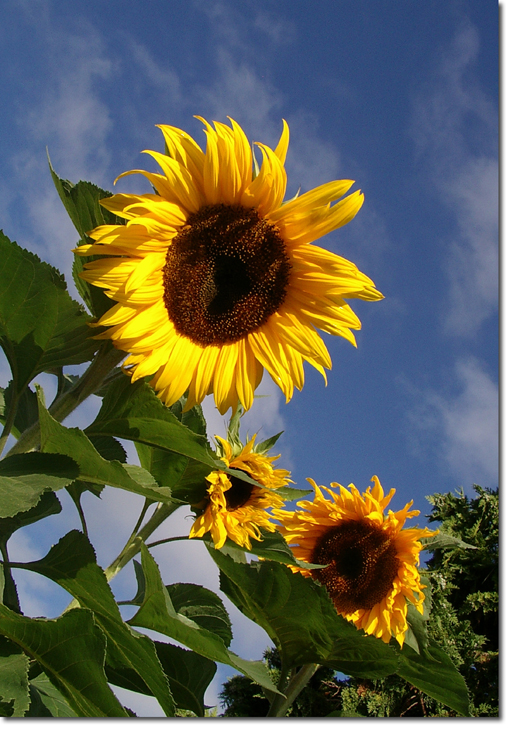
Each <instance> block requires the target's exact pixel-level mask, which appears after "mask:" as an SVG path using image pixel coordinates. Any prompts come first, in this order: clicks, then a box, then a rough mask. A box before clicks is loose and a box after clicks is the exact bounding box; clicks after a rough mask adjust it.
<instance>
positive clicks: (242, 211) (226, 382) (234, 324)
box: [75, 117, 383, 413]
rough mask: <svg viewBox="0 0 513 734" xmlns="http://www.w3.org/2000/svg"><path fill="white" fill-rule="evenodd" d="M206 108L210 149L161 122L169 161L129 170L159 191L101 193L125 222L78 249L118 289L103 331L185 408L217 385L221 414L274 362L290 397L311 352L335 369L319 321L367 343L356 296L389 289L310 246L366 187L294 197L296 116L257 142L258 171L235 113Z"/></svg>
mask: <svg viewBox="0 0 513 734" xmlns="http://www.w3.org/2000/svg"><path fill="white" fill-rule="evenodd" d="M198 119H199V120H201V121H202V122H203V123H204V125H205V127H206V130H205V132H206V136H207V145H206V152H203V150H202V149H201V148H200V147H199V146H198V144H197V143H196V142H195V141H194V140H193V139H192V138H191V137H190V136H189V135H188V134H187V133H185V132H184V131H183V130H180V129H178V128H175V127H170V126H168V125H159V126H158V127H160V129H161V130H162V132H163V134H164V138H165V142H166V154H161V153H157V152H155V151H145V152H146V153H149V154H150V155H151V156H152V157H153V158H154V159H155V160H156V161H157V163H158V164H159V165H160V167H161V169H162V172H163V173H162V174H157V173H149V172H147V171H142V170H137V171H136V170H134V171H128V172H127V173H124V174H122V176H126V175H129V174H133V173H141V174H143V175H144V176H146V178H147V179H148V180H149V181H150V183H151V184H152V186H153V188H154V190H155V192H156V193H152V194H144V195H141V196H139V195H135V194H116V195H115V196H112V197H110V198H108V199H104V200H102V202H101V203H102V205H103V206H104V207H105V208H106V209H108V210H109V211H111V212H113V213H114V214H117V215H118V216H119V217H121V218H123V219H125V220H127V222H126V224H125V225H122V226H118V225H105V226H101V227H97V228H96V229H94V230H93V231H92V232H91V233H90V237H91V238H92V239H93V240H94V244H90V245H82V246H80V247H78V248H77V249H76V250H75V252H77V253H79V254H80V255H89V256H91V255H101V256H103V257H101V258H100V259H98V260H95V261H93V262H88V263H86V264H85V266H84V267H85V270H84V271H83V272H82V273H81V274H80V276H81V277H82V278H84V280H86V281H88V282H89V283H92V284H93V285H95V286H98V287H100V288H104V289H105V291H106V293H107V295H108V296H109V297H110V298H112V299H113V300H114V301H117V303H116V305H115V306H113V308H111V309H110V310H109V311H107V313H105V314H104V315H103V316H102V317H101V318H100V319H99V321H98V325H100V326H105V327H108V328H107V330H106V331H104V332H103V333H102V334H101V335H98V336H97V337H95V338H101V339H112V341H113V343H114V345H115V346H116V347H117V348H119V349H120V350H122V351H125V352H128V353H129V355H130V356H129V357H128V359H126V361H125V363H124V367H125V368H126V369H127V371H128V372H129V373H130V374H131V376H132V379H133V380H136V379H138V378H139V377H146V376H152V378H153V379H152V381H151V385H152V386H153V387H154V388H155V390H156V391H157V393H158V395H159V397H160V398H161V400H162V401H163V402H164V403H165V404H166V405H172V404H173V403H174V402H176V400H178V399H179V398H180V397H181V396H182V395H183V394H184V393H185V391H186V390H188V391H189V393H188V402H187V405H186V407H185V409H186V410H188V409H189V408H191V407H192V406H193V405H194V404H196V403H201V402H202V400H203V398H204V397H205V395H207V394H210V393H213V394H214V399H215V402H216V405H217V407H218V408H219V410H220V411H221V413H225V412H226V411H227V409H228V408H229V407H232V409H233V410H235V409H236V408H237V404H238V401H239V400H240V402H241V404H242V405H243V407H244V409H245V410H249V408H250V407H251V405H252V402H253V397H254V392H255V389H256V387H257V386H258V384H259V383H260V381H261V379H262V374H263V370H264V369H266V370H267V371H268V372H269V374H270V375H271V377H272V378H273V380H274V381H275V382H276V383H277V385H279V387H280V388H281V389H282V391H283V393H284V394H285V396H286V399H287V401H289V400H290V398H291V397H292V394H293V391H294V387H297V388H298V389H302V387H303V382H304V370H303V362H304V361H306V362H309V363H310V364H312V365H313V366H314V367H315V368H316V369H317V370H319V372H321V374H322V375H323V376H324V379H325V380H326V374H325V371H324V370H325V368H327V369H330V368H331V360H330V356H329V354H328V351H327V349H326V346H325V344H324V342H323V341H322V339H321V338H320V336H319V334H318V332H317V329H320V330H322V331H325V332H327V333H329V334H336V335H339V336H343V337H345V338H346V339H348V340H349V341H350V342H351V343H353V344H354V345H356V341H355V338H354V335H353V332H352V331H351V329H359V328H360V321H359V319H358V318H357V316H356V315H355V314H354V313H353V311H352V310H351V308H350V306H349V305H348V304H347V303H346V300H345V299H346V298H361V299H363V300H369V301H374V300H379V299H380V298H382V297H383V296H382V295H381V293H379V291H377V290H376V288H375V287H374V284H373V282H372V281H371V280H370V278H368V277H367V276H366V275H364V274H363V273H361V272H360V271H359V270H358V268H357V267H356V266H355V265H354V264H353V263H351V262H349V261H348V260H345V259H344V258H342V257H339V256H338V255H334V254H333V253H331V252H328V251H326V250H323V249H321V248H319V247H317V246H315V245H312V244H310V243H311V242H312V241H314V240H317V239H319V237H322V236H323V235H324V234H327V233H328V232H331V231H332V230H334V229H336V228H338V227H341V226H342V225H344V224H347V222H349V221H350V220H351V219H352V218H353V217H354V216H355V214H356V213H357V212H358V210H359V209H360V207H361V205H362V203H363V194H362V193H360V192H359V191H356V192H354V193H352V194H351V195H349V196H347V197H346V198H342V199H341V197H343V196H344V194H345V193H346V192H347V191H348V190H349V188H350V187H351V185H352V184H353V181H346V180H344V181H332V182H331V183H327V184H323V185H322V186H319V187H317V188H315V189H313V190H312V191H309V192H307V193H305V194H303V195H302V196H297V197H296V198H294V199H292V200H291V201H288V202H287V203H283V197H284V195H285V189H286V185H287V175H286V173H285V167H284V164H285V156H286V153H287V148H288V140H289V133H288V127H287V124H286V123H285V121H284V124H283V133H282V135H281V138H280V141H279V142H278V145H277V147H276V149H275V150H272V149H271V148H269V147H268V146H267V145H263V144H261V143H257V145H258V147H259V149H260V151H261V154H262V164H261V166H260V169H259V170H258V171H256V170H254V168H253V160H254V159H253V154H252V149H251V145H250V144H249V142H248V139H247V137H246V135H245V134H244V132H243V131H242V129H241V128H240V127H239V125H238V124H237V123H236V122H235V121H234V120H231V118H229V119H230V121H231V124H232V127H229V126H228V125H225V124H223V123H219V122H214V127H212V126H211V125H210V124H209V123H208V122H206V121H205V120H203V118H201V117H199V118H198ZM255 167H256V164H255ZM119 178H121V176H120V177H119ZM338 199H341V200H340V201H337V200H338ZM335 201H337V203H335V204H333V205H331V204H332V202H335Z"/></svg>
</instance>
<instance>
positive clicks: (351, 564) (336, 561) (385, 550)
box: [312, 520, 400, 614]
mask: <svg viewBox="0 0 513 734" xmlns="http://www.w3.org/2000/svg"><path fill="white" fill-rule="evenodd" d="M312 563H319V564H321V563H322V564H326V568H319V569H314V570H313V571H312V575H313V577H314V578H315V579H317V580H318V581H320V582H321V583H322V584H324V586H326V588H327V590H328V593H329V595H330V596H331V598H332V600H333V603H334V604H335V607H336V608H337V611H338V612H339V613H343V614H351V613H352V612H355V611H356V610H357V609H372V607H373V606H374V605H375V604H377V603H378V602H380V601H381V600H382V599H383V598H384V597H385V596H386V595H387V593H388V592H389V591H390V589H391V588H392V586H393V582H394V579H395V577H396V576H397V571H398V569H399V565H400V562H399V559H398V558H397V557H396V549H395V545H394V541H393V538H391V537H390V535H389V534H388V533H387V532H385V531H384V530H382V529H381V528H378V527H376V526H375V525H373V524H372V523H370V522H367V521H365V520H347V521H343V522H342V523H341V524H340V525H338V526H337V527H336V528H332V529H330V530H327V531H326V532H325V533H324V534H323V535H322V536H321V537H320V538H319V540H318V541H317V544H316V546H315V548H314V550H313V553H312Z"/></svg>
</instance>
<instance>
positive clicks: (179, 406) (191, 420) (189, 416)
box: [170, 395, 207, 438]
mask: <svg viewBox="0 0 513 734" xmlns="http://www.w3.org/2000/svg"><path fill="white" fill-rule="evenodd" d="M186 402H187V396H186V395H184V396H183V397H182V398H180V400H177V401H176V403H174V404H173V405H172V406H171V408H170V410H171V412H172V413H173V415H174V416H175V417H176V419H177V420H179V421H180V423H183V424H184V426H187V428H189V430H191V431H192V432H193V433H197V434H198V435H199V436H204V437H205V438H206V437H207V422H206V420H205V416H204V415H203V408H202V407H201V405H195V406H194V407H192V408H191V409H190V410H187V411H186V412H185V413H184V411H183V409H184V407H185V404H186Z"/></svg>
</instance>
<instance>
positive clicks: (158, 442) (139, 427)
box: [86, 375, 261, 504]
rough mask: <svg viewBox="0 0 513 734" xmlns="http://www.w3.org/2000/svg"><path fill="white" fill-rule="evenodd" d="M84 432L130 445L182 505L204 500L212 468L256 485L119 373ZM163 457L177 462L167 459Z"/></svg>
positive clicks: (148, 392) (144, 389) (140, 386)
mask: <svg viewBox="0 0 513 734" xmlns="http://www.w3.org/2000/svg"><path fill="white" fill-rule="evenodd" d="M189 412H190V411H189ZM186 415H187V414H186ZM184 420H185V419H184ZM86 434H87V435H88V436H91V437H92V436H117V437H118V438H122V439H127V440H129V441H134V442H135V443H136V446H137V449H138V452H139V457H140V459H141V463H142V464H143V466H145V467H146V468H148V467H151V473H152V474H154V476H155V477H156V478H157V480H158V481H159V483H161V482H162V483H165V484H163V486H166V487H170V488H171V490H172V496H173V498H176V499H178V500H181V501H184V502H188V503H193V504H194V503H195V502H198V501H199V500H200V499H201V498H203V496H204V495H205V485H204V479H205V477H206V476H208V474H209V473H210V472H211V471H212V470H213V469H221V470H223V471H226V472H227V473H228V474H231V475H233V476H236V477H239V479H242V480H243V481H245V482H248V483H249V484H255V485H257V486H261V485H259V483H258V482H256V481H255V480H253V479H252V478H251V477H248V475H247V474H245V473H244V472H242V471H239V470H238V469H228V468H227V467H226V465H225V464H224V462H222V461H220V460H219V459H218V458H217V456H216V455H215V454H214V452H213V451H212V449H211V448H210V445H209V443H208V441H207V439H206V438H205V436H204V435H201V434H197V433H193V432H192V431H191V430H190V429H189V428H188V427H187V426H186V425H185V423H182V422H181V421H179V420H178V419H177V418H176V416H175V415H174V413H173V411H172V410H170V409H169V408H166V406H165V405H164V404H163V403H162V402H161V401H160V400H159V399H158V398H157V396H156V395H155V392H154V391H153V390H152V388H151V387H150V386H149V385H148V384H147V383H146V382H145V381H144V379H140V380H137V381H136V382H134V383H132V382H131V381H130V378H129V377H127V376H126V375H124V376H123V377H121V378H119V379H118V380H116V383H115V384H113V385H112V386H111V387H110V388H109V390H108V391H107V394H106V395H105V397H104V399H103V404H102V407H101V409H100V412H99V413H98V415H97V417H96V418H95V420H94V422H93V423H92V424H91V425H90V426H89V427H88V428H86ZM141 444H143V445H146V446H147V447H150V448H153V449H157V450H160V449H163V450H164V452H165V453H163V452H161V451H156V452H155V453H154V452H153V451H148V450H145V449H141V448H139V447H140V445H141ZM166 453H171V454H175V456H177V457H178V458H171V457H167V456H165V454H166Z"/></svg>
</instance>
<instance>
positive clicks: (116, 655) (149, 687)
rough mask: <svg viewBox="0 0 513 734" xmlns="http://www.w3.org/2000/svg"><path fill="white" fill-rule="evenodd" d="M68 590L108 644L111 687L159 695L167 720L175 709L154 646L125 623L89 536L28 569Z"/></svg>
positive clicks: (67, 541) (70, 540)
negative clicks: (128, 685) (135, 686)
mask: <svg viewBox="0 0 513 734" xmlns="http://www.w3.org/2000/svg"><path fill="white" fill-rule="evenodd" d="M23 568H26V569H28V570H31V571H35V572H36V573H39V574H41V575H43V576H46V578H49V579H51V580H52V581H55V583H57V584H59V586H62V588H63V589H66V591H68V592H69V593H70V594H72V596H74V597H75V599H77V600H78V601H79V603H80V606H81V607H82V608H85V609H90V610H91V611H92V612H94V614H95V620H96V624H97V625H98V626H99V627H100V628H101V630H102V631H103V633H104V634H105V637H106V640H107V658H106V669H107V673H108V678H109V681H110V682H111V683H114V684H116V685H123V684H124V681H125V680H126V681H128V682H131V681H133V680H134V679H135V680H137V681H138V683H139V689H138V690H139V691H140V692H142V693H150V694H151V695H154V696H155V697H156V699H157V701H158V702H159V703H160V705H161V706H162V708H163V710H164V713H165V714H166V715H167V716H173V715H174V713H175V706H174V702H173V699H172V697H171V695H170V692H169V687H168V685H167V681H166V679H165V677H164V674H163V671H162V667H161V665H160V663H159V660H158V657H157V655H156V652H155V647H154V645H153V642H152V641H151V640H150V639H149V638H148V637H146V636H145V635H142V634H141V633H139V632H136V631H135V630H132V629H131V628H130V627H129V626H128V625H127V624H126V623H125V622H124V621H123V619H122V618H121V614H120V612H119V608H118V605H117V604H116V601H115V599H114V596H113V594H112V591H111V589H110V586H109V585H108V583H107V579H106V578H105V574H104V573H103V570H102V569H101V568H100V567H99V566H98V565H97V563H96V557H95V553H94V549H93V547H92V545H91V544H90V543H89V541H88V540H87V538H86V537H85V535H83V534H82V533H80V532H79V531H78V530H72V531H71V532H69V533H68V534H67V535H65V536H64V538H61V540H60V541H59V542H58V543H57V545H55V546H53V547H52V548H51V549H50V551H49V553H48V554H47V555H46V556H45V557H44V558H43V559H41V560H40V561H34V562H32V563H26V564H24V565H23Z"/></svg>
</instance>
